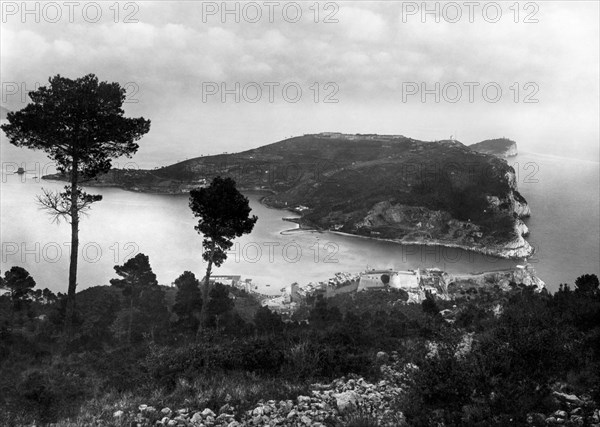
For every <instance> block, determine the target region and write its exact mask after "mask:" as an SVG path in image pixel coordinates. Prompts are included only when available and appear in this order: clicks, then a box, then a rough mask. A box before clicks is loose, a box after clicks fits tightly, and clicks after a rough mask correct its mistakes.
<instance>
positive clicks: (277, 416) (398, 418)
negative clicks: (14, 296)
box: [97, 352, 600, 427]
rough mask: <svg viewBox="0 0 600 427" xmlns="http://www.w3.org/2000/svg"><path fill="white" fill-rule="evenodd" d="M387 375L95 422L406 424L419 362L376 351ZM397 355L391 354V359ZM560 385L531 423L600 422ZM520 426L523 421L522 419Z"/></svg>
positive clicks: (218, 426) (186, 426)
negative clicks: (406, 395)
mask: <svg viewBox="0 0 600 427" xmlns="http://www.w3.org/2000/svg"><path fill="white" fill-rule="evenodd" d="M377 358H378V361H379V362H380V363H381V371H382V374H383V377H384V378H385V379H383V380H381V381H379V382H378V383H370V382H368V381H366V380H365V379H363V378H360V377H357V376H349V377H347V378H345V377H343V378H340V379H336V380H334V381H333V382H331V383H329V384H319V383H317V384H313V385H312V386H311V394H310V395H308V396H298V397H297V398H296V399H295V400H281V401H275V400H269V401H260V402H258V404H257V405H256V406H255V407H254V408H253V409H251V410H248V411H245V412H243V413H239V412H238V411H237V410H236V408H235V407H233V406H231V405H230V404H225V405H224V406H222V407H221V408H220V409H219V410H218V411H217V412H214V411H213V410H211V409H209V408H204V409H192V408H180V409H176V410H173V409H171V408H168V407H165V408H160V409H159V408H155V407H153V406H149V405H140V406H139V407H138V410H137V412H126V411H123V410H118V411H115V412H114V413H113V422H112V423H104V422H101V421H99V422H98V424H97V425H131V426H140V427H145V426H172V427H203V426H206V427H242V426H288V427H292V426H315V427H326V426H327V427H330V426H334V427H337V426H339V427H342V426H347V425H355V426H382V427H387V426H389V427H402V426H408V424H407V423H406V420H405V417H404V415H403V414H402V413H401V412H399V411H398V410H397V409H396V408H397V401H398V399H399V398H401V397H402V393H403V387H401V386H399V385H398V384H406V382H407V381H410V376H411V374H412V373H414V372H416V371H417V370H418V367H417V366H415V365H411V364H408V365H404V366H403V367H402V369H398V368H397V365H396V364H394V363H388V361H389V359H390V358H389V357H388V355H387V354H385V353H383V352H380V353H378V355H377ZM393 359H395V358H394V355H392V360H393ZM564 387H565V386H564V385H560V384H557V385H556V386H555V387H554V388H555V391H554V392H553V396H552V397H553V398H554V400H555V403H556V404H557V405H558V406H559V407H560V409H558V410H556V411H554V412H553V413H550V414H542V413H531V414H528V416H527V419H526V420H523V421H524V422H525V423H526V424H527V425H531V426H553V425H564V426H590V427H600V413H599V410H598V408H597V407H596V405H595V403H594V402H593V401H592V399H591V398H590V397H589V396H576V395H574V394H570V393H567V392H565V391H561V390H563V389H564ZM519 425H522V423H521V422H520V423H519Z"/></svg>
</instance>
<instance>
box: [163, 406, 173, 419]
mask: <svg viewBox="0 0 600 427" xmlns="http://www.w3.org/2000/svg"><path fill="white" fill-rule="evenodd" d="M160 412H161V414H164V415H165V416H167V417H170V416H171V414H172V413H173V411H171V408H162V409H161V411H160Z"/></svg>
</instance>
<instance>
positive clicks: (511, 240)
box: [45, 133, 533, 258]
mask: <svg viewBox="0 0 600 427" xmlns="http://www.w3.org/2000/svg"><path fill="white" fill-rule="evenodd" d="M490 141H496V140H490ZM511 142H512V141H511ZM481 144H482V146H484V147H489V146H490V144H491V143H490V142H489V141H483V142H482V143H481ZM492 145H494V146H496V145H498V144H496V143H494V144H492ZM500 151H502V150H500ZM217 175H221V176H230V177H232V178H234V179H235V180H236V182H237V185H238V188H239V189H240V190H242V191H253V190H261V191H266V192H267V193H266V194H267V195H266V196H265V197H264V198H263V200H262V201H263V203H264V204H266V205H267V206H270V207H274V208H281V209H287V210H291V211H294V212H296V213H300V214H301V218H300V219H299V221H298V222H299V223H300V224H301V225H302V226H303V227H308V228H314V229H318V230H331V231H337V232H342V233H347V234H352V235H356V236H362V237H370V238H375V239H384V240H391V241H394V242H398V243H403V244H409V243H410V244H422V245H443V246H448V247H457V248H462V249H466V250H470V251H475V252H480V253H484V254H488V255H492V256H498V257H503V258H523V257H528V256H530V255H531V254H532V253H533V248H532V247H531V245H529V243H528V242H527V241H526V240H525V239H524V237H525V236H526V235H527V231H528V230H527V227H526V225H525V224H524V223H523V219H524V218H526V217H528V216H529V215H530V214H531V212H530V208H529V206H528V205H527V201H526V200H525V199H524V198H523V197H522V196H521V195H520V194H519V192H518V189H517V183H516V179H515V171H514V169H513V168H512V167H510V166H509V165H508V164H507V163H506V161H505V160H503V159H502V158H499V157H497V155H496V153H495V154H494V155H491V154H484V153H482V152H478V151H475V150H474V149H473V146H470V147H467V146H465V145H463V144H461V143H460V142H458V141H455V140H444V141H431V142H426V141H419V140H415V139H412V138H408V137H404V136H402V135H374V134H369V135H362V134H357V135H348V134H339V133H321V134H311V135H304V136H300V137H295V138H290V139H286V140H284V141H280V142H277V143H274V144H270V145H266V146H263V147H259V148H256V149H252V150H248V151H244V152H241V153H235V154H221V155H216V156H206V157H198V158H195V159H191V160H187V161H185V162H181V163H177V164H175V165H171V166H168V167H164V168H161V169H156V170H119V169H115V170H111V171H110V172H109V173H107V174H105V175H102V176H100V177H97V178H96V179H94V180H92V181H89V182H87V183H86V184H85V185H89V186H116V187H120V188H124V189H126V190H132V191H143V192H155V193H161V194H181V193H186V192H188V191H190V190H191V189H192V188H195V187H198V186H202V185H206V184H207V183H209V182H210V180H211V179H212V178H213V177H214V176H217ZM45 178H46V179H63V177H61V176H58V175H54V176H47V177H45Z"/></svg>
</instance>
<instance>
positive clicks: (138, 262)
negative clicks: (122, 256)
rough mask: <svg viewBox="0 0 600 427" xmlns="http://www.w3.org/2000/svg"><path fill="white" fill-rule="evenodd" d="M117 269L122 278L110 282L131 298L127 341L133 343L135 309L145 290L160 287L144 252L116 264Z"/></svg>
mask: <svg viewBox="0 0 600 427" xmlns="http://www.w3.org/2000/svg"><path fill="white" fill-rule="evenodd" d="M115 271H116V272H117V274H118V275H119V276H121V279H111V280H110V284H111V285H113V286H116V287H117V288H120V289H121V290H122V292H123V296H125V297H127V298H128V299H129V319H128V325H127V342H128V343H129V344H131V325H132V323H133V311H134V308H135V306H136V305H137V304H138V303H139V300H140V296H141V295H142V293H143V292H145V291H150V290H152V288H158V282H157V281H156V274H154V273H153V272H152V268H151V267H150V261H149V260H148V256H147V255H144V254H142V253H139V254H137V255H136V256H135V257H133V258H130V259H128V260H127V261H126V262H125V264H123V265H115Z"/></svg>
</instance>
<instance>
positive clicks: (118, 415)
mask: <svg viewBox="0 0 600 427" xmlns="http://www.w3.org/2000/svg"><path fill="white" fill-rule="evenodd" d="M124 414H125V413H124V412H123V411H115V412H114V414H113V417H115V418H121V417H122V416H123V415H124Z"/></svg>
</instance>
